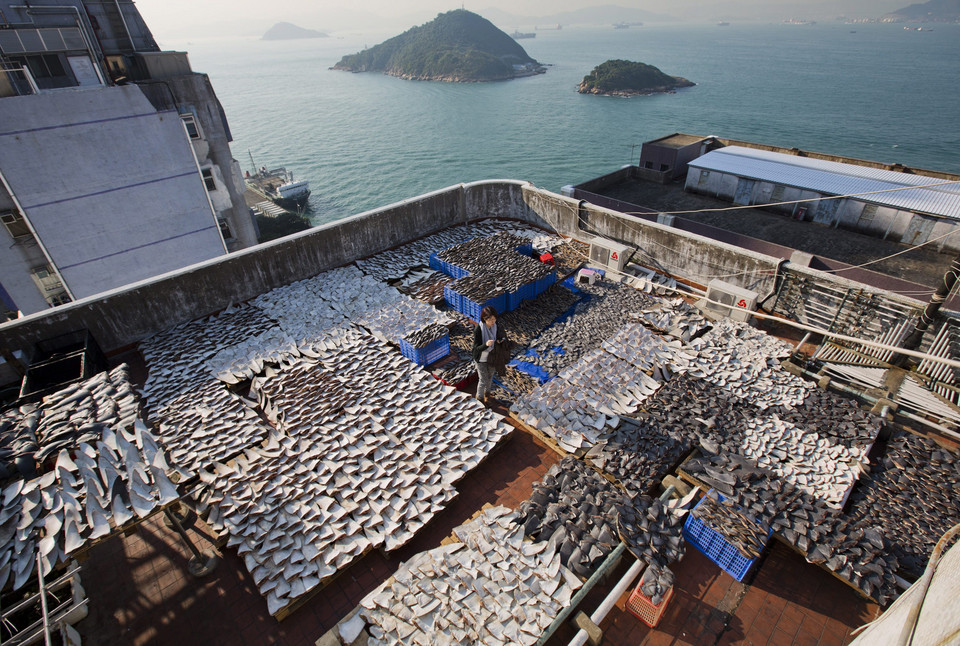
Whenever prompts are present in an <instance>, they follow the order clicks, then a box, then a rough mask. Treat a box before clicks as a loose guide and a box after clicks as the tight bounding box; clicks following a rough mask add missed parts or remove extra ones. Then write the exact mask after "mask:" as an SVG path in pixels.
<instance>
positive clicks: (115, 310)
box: [0, 182, 536, 352]
mask: <svg viewBox="0 0 960 646" xmlns="http://www.w3.org/2000/svg"><path fill="white" fill-rule="evenodd" d="M521 184H522V183H520V182H490V183H478V184H472V185H466V186H458V187H453V188H450V189H445V190H442V191H437V192H434V193H430V194H427V195H422V196H420V197H417V198H414V199H411V200H406V201H403V202H398V203H396V204H393V205H390V206H387V207H384V208H382V209H378V210H375V211H370V212H367V213H363V214H360V215H356V216H353V217H351V218H347V219H345V220H340V221H338V222H335V223H331V224H328V225H326V226H322V227H317V228H314V229H309V230H307V231H304V232H301V233H299V234H295V235H292V236H288V237H286V238H283V239H281V240H276V241H273V242H270V243H267V244H264V245H260V246H257V247H254V248H252V249H247V250H243V251H240V252H237V253H234V254H230V255H229V256H223V257H221V258H217V259H214V260H210V261H206V262H203V263H198V264H195V265H192V266H190V267H187V268H185V269H182V270H178V271H175V272H170V273H168V274H164V275H162V276H158V277H155V278H152V279H148V280H145V281H142V282H139V283H135V284H133V285H129V286H126V287H123V288H119V289H116V290H114V291H111V292H106V293H103V294H99V295H97V296H95V297H90V298H87V299H82V300H79V301H76V302H74V303H70V304H68V305H65V306H62V307H58V308H55V309H53V310H49V311H45V312H41V313H37V314H34V315H31V316H27V317H24V318H21V319H18V320H16V321H12V322H9V323H6V324H4V325H2V326H0V346H5V347H7V348H9V349H11V350H17V349H23V350H27V349H30V348H31V347H32V345H33V343H34V342H35V341H36V340H40V339H44V338H48V337H51V336H55V335H57V334H62V333H64V332H69V331H72V330H75V329H79V328H86V329H89V330H90V331H91V332H92V333H93V336H94V337H95V338H96V339H97V341H98V343H99V344H100V346H101V347H102V348H103V349H104V350H105V351H107V352H110V351H113V350H116V349H118V348H122V347H124V346H128V345H130V344H132V343H136V342H137V341H140V340H141V339H144V338H146V337H148V336H151V335H152V334H155V333H156V332H158V331H160V330H164V329H167V328H169V327H172V326H174V325H176V324H178V323H181V322H184V321H189V320H192V319H195V318H198V317H201V316H205V315H208V314H211V313H214V312H217V311H219V310H221V309H223V308H225V307H227V306H228V305H230V304H232V303H239V302H243V301H246V300H249V299H251V298H253V297H255V296H257V295H258V294H261V293H264V292H266V291H269V290H271V289H274V288H276V287H280V286H282V285H286V284H289V283H291V282H294V281H297V280H301V279H303V278H307V277H310V276H314V275H316V274H318V273H320V272H321V271H324V270H327V269H331V268H333V267H339V266H340V265H343V264H346V263H349V262H352V261H353V260H357V259H358V258H363V257H366V256H369V255H372V254H375V253H378V252H380V251H383V250H385V249H389V248H391V247H395V246H397V245H400V244H403V243H405V242H409V241H411V240H414V239H416V238H419V237H422V236H425V235H429V234H431V233H435V232H437V231H439V230H441V229H444V228H446V227H448V226H451V225H454V224H458V223H460V222H463V221H465V220H466V219H473V218H474V217H476V218H480V217H491V216H492V217H501V216H503V217H518V216H519V217H521V218H524V219H528V220H530V221H535V220H536V218H535V217H534V216H533V215H530V214H525V213H524V211H528V210H529V209H527V208H526V206H525V205H523V199H522V196H523V193H522V190H521ZM465 196H468V199H466V200H465V199H464V198H465ZM465 203H469V204H470V205H471V206H470V208H471V209H472V211H466V212H465V211H464V210H463V209H464V204H465Z"/></svg>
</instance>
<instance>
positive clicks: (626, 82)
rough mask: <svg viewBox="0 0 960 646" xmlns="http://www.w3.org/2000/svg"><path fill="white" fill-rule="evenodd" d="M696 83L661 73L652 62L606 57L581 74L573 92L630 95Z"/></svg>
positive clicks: (654, 92) (667, 89) (653, 92)
mask: <svg viewBox="0 0 960 646" xmlns="http://www.w3.org/2000/svg"><path fill="white" fill-rule="evenodd" d="M694 85H696V83H693V82H691V81H688V80H687V79H685V78H683V77H680V76H670V75H669V74H664V73H663V72H661V71H660V70H659V69H658V68H656V67H654V66H653V65H647V64H646V63H635V62H633V61H625V60H609V61H606V62H605V63H601V64H600V65H597V66H596V67H595V68H593V71H592V72H590V73H589V74H588V75H587V76H584V77H583V81H581V83H580V87H579V88H577V91H578V92H580V93H581V94H603V95H607V96H632V95H636V94H658V93H661V92H673V91H674V90H676V89H677V88H681V87H693V86H694Z"/></svg>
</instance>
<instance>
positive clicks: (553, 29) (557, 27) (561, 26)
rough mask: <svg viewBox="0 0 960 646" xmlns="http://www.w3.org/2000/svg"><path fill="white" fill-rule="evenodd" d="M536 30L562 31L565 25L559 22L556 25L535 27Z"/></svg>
mask: <svg viewBox="0 0 960 646" xmlns="http://www.w3.org/2000/svg"><path fill="white" fill-rule="evenodd" d="M533 29H534V31H560V30H561V29H563V25H561V24H560V23H557V25H556V26H555V27H534V28H533Z"/></svg>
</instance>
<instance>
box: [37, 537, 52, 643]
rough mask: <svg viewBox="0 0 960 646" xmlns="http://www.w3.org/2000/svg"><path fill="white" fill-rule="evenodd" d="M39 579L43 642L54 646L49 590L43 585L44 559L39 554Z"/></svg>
mask: <svg viewBox="0 0 960 646" xmlns="http://www.w3.org/2000/svg"><path fill="white" fill-rule="evenodd" d="M37 579H39V581H40V612H41V613H42V619H43V641H44V643H45V644H46V645H47V646H53V642H52V641H51V640H50V617H49V616H47V589H46V587H45V586H44V585H43V559H42V558H41V557H40V553H39V552H37Z"/></svg>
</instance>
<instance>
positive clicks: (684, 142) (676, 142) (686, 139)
mask: <svg viewBox="0 0 960 646" xmlns="http://www.w3.org/2000/svg"><path fill="white" fill-rule="evenodd" d="M706 138H707V137H701V136H700V135H685V134H681V133H678V134H674V135H669V136H667V137H664V138H663V139H657V140H656V143H658V144H660V145H661V146H672V147H674V148H682V147H683V146H689V145H690V144H695V143H697V142H698V141H703V140H704V139H706Z"/></svg>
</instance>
